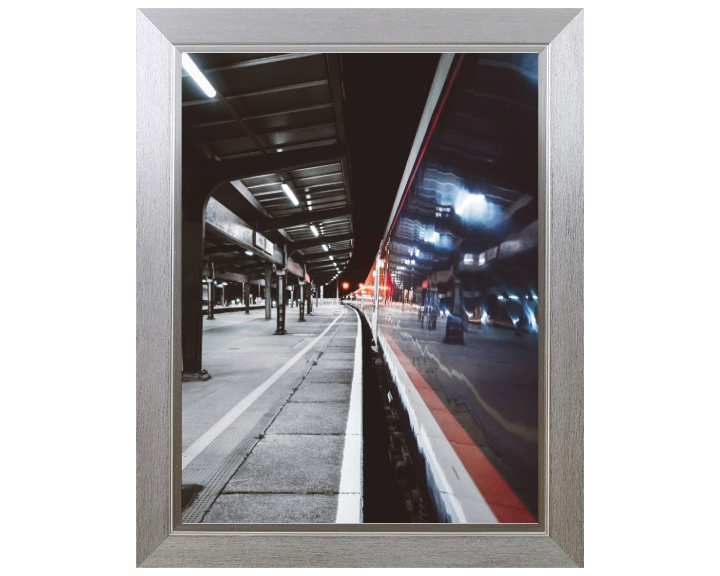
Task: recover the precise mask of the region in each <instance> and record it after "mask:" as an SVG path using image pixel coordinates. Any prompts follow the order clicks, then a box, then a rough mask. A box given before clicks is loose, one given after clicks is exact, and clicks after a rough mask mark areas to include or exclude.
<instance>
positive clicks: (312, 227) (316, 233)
mask: <svg viewBox="0 0 720 576" xmlns="http://www.w3.org/2000/svg"><path fill="white" fill-rule="evenodd" d="M310 230H312V233H313V234H315V236H316V237H317V236H320V232H318V229H317V228H315V226H314V225H312V224H311V225H310Z"/></svg>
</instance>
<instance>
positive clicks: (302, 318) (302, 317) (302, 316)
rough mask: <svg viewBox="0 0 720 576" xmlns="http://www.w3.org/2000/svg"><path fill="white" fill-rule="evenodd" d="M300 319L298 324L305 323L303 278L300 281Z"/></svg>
mask: <svg viewBox="0 0 720 576" xmlns="http://www.w3.org/2000/svg"><path fill="white" fill-rule="evenodd" d="M298 304H300V317H299V318H298V322H305V278H301V279H300V301H299V302H298Z"/></svg>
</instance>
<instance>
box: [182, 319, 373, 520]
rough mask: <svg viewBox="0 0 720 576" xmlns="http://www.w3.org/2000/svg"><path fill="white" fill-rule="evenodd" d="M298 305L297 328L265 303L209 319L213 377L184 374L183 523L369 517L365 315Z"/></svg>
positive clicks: (208, 361)
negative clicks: (360, 353) (282, 323)
mask: <svg viewBox="0 0 720 576" xmlns="http://www.w3.org/2000/svg"><path fill="white" fill-rule="evenodd" d="M297 313H298V309H297V308H296V309H293V308H288V309H287V314H288V317H287V322H286V328H287V330H288V334H287V335H285V336H275V335H273V332H274V330H275V327H276V320H275V318H273V319H272V320H271V321H268V320H265V318H264V313H263V311H251V314H250V315H246V314H244V313H226V314H222V315H221V316H218V317H216V319H215V320H212V321H207V320H206V321H205V322H204V330H203V338H204V341H203V367H204V368H205V369H207V370H208V372H210V374H211V375H212V378H211V379H210V380H208V381H206V382H186V383H183V397H182V404H183V413H182V422H183V425H182V437H183V440H182V446H183V473H182V483H183V487H184V492H187V493H188V494H191V496H189V497H188V501H187V502H184V503H183V523H198V522H203V523H208V522H211V523H234V522H239V523H274V522H291V523H294V522H302V523H307V522H335V521H336V520H338V518H339V517H341V519H342V521H343V522H353V521H354V522H360V521H362V519H361V513H362V512H361V511H362V499H361V494H360V487H359V486H360V475H361V459H362V436H361V428H359V423H360V422H361V400H360V398H361V390H360V387H361V371H360V373H358V374H357V375H356V377H355V378H354V376H355V371H356V369H357V367H358V366H359V365H360V364H358V362H356V354H355V351H356V346H359V343H358V338H359V330H358V328H359V325H358V318H357V314H356V313H355V311H354V310H352V309H350V308H347V307H344V306H339V305H324V306H320V307H319V308H316V309H314V310H313V315H312V316H306V320H307V321H306V322H304V323H300V322H297ZM338 344H340V345H339V346H338ZM358 349H359V348H358ZM353 414H354V416H353ZM185 489H187V490H185ZM340 494H343V497H342V498H340ZM339 502H340V504H339ZM348 503H349V504H348Z"/></svg>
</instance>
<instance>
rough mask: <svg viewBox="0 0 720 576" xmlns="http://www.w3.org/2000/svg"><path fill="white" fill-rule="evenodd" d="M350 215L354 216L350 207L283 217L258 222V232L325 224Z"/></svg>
mask: <svg viewBox="0 0 720 576" xmlns="http://www.w3.org/2000/svg"><path fill="white" fill-rule="evenodd" d="M350 214H352V208H351V207H349V206H348V207H346V208H336V209H335V210H318V211H315V212H301V213H298V214H293V215H292V216H281V217H279V218H267V219H265V220H258V221H257V223H256V229H257V231H258V232H265V231H267V230H277V229H278V228H291V227H292V226H300V225H302V224H311V223H313V222H323V221H325V220H332V219H334V218H340V217H342V216H349V215H350Z"/></svg>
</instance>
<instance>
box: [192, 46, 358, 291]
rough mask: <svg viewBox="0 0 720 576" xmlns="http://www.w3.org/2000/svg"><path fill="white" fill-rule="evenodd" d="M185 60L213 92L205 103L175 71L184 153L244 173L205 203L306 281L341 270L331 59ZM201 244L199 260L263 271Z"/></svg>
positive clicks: (346, 221)
mask: <svg viewBox="0 0 720 576" xmlns="http://www.w3.org/2000/svg"><path fill="white" fill-rule="evenodd" d="M189 57H190V59H191V60H192V62H193V63H194V64H195V65H197V67H198V68H199V70H200V71H201V72H202V74H203V75H204V76H205V78H206V79H207V80H208V82H209V83H210V85H211V86H212V88H213V89H214V90H215V91H216V92H217V94H216V96H215V97H209V96H208V95H207V94H206V92H204V91H203V89H202V88H201V87H200V86H199V85H198V83H197V82H196V81H195V79H193V78H192V77H191V75H190V74H189V73H188V72H187V71H186V70H185V69H183V77H182V121H183V143H184V148H185V149H184V153H188V151H187V150H188V148H190V149H191V150H194V152H192V153H199V154H200V155H201V156H204V157H205V158H206V159H208V160H212V161H215V162H218V164H219V165H226V164H227V165H229V164H238V163H240V164H241V165H242V166H246V167H248V168H247V169H245V170H244V171H241V173H240V174H239V177H238V178H236V179H234V180H231V181H229V182H227V183H224V184H223V185H221V186H220V187H219V188H218V189H217V191H216V192H215V193H214V197H215V199H217V200H218V201H219V202H221V203H222V204H223V205H225V206H226V207H227V208H229V209H230V210H231V211H232V212H234V213H235V214H236V215H237V216H238V217H240V218H241V219H242V220H244V221H245V222H247V223H248V224H249V225H250V226H251V227H253V228H255V229H256V230H257V231H258V232H260V233H262V234H264V235H265V236H267V237H268V238H270V239H271V240H272V241H274V242H275V243H287V244H288V254H292V258H293V259H294V260H295V261H296V262H298V263H300V264H306V265H307V269H308V273H309V274H310V276H311V278H313V280H315V281H316V282H326V281H328V280H330V279H331V278H332V277H333V276H334V275H335V274H336V273H337V272H338V271H342V270H343V269H344V268H345V266H347V263H348V262H349V259H350V257H351V255H352V249H353V239H354V231H353V222H352V197H351V189H350V159H349V156H348V151H347V139H346V135H345V121H344V116H343V100H344V94H343V93H344V90H343V84H342V82H343V80H342V59H341V55H339V54H323V53H319V54H316V53H301V54H269V53H266V54H250V53H193V54H189ZM285 159H287V161H285ZM254 166H257V168H254ZM265 166H270V168H268V169H264V167H265ZM293 197H294V199H293ZM223 246H226V247H227V252H222V249H223ZM205 247H206V255H207V258H208V259H210V260H214V261H216V262H226V263H227V264H228V266H230V267H234V268H236V269H238V271H239V269H242V270H243V273H248V274H249V273H254V272H256V271H257V272H259V271H260V269H261V268H262V267H263V266H264V263H263V262H262V261H261V260H260V259H258V258H254V257H250V256H246V255H245V254H244V252H243V251H239V250H238V249H237V248H235V247H233V246H231V245H228V242H227V241H225V240H223V239H221V238H219V237H217V236H216V235H213V234H212V233H208V234H207V235H206V245H205ZM253 264H256V265H257V266H256V268H257V270H255V269H254V268H253V266H252V265H253ZM336 265H337V267H336Z"/></svg>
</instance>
